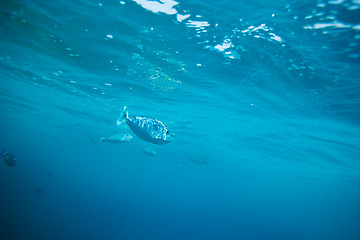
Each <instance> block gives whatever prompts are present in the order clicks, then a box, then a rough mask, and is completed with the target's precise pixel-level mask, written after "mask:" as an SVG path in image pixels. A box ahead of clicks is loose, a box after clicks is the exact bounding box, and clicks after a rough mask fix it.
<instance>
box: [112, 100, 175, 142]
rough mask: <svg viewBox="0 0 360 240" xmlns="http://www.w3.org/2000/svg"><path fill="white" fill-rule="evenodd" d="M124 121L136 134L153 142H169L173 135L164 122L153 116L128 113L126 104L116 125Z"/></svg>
mask: <svg viewBox="0 0 360 240" xmlns="http://www.w3.org/2000/svg"><path fill="white" fill-rule="evenodd" d="M124 122H125V123H126V124H127V125H128V126H129V127H130V129H131V130H132V131H133V132H134V134H135V135H136V136H138V137H139V138H140V139H142V140H144V141H146V142H150V143H153V144H158V145H164V144H167V143H169V142H171V141H172V139H173V137H174V136H175V135H174V134H173V133H170V131H169V130H168V129H167V127H166V126H165V124H164V123H162V122H161V121H159V120H157V119H155V118H151V117H146V116H136V115H129V113H128V111H127V109H126V106H125V107H124V108H123V110H122V111H121V113H120V116H119V118H118V120H117V121H116V125H117V126H120V125H121V124H122V123H124Z"/></svg>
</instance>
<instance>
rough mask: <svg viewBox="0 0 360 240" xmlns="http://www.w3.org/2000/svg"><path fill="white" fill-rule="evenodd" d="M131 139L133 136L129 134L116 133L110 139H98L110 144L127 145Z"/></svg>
mask: <svg viewBox="0 0 360 240" xmlns="http://www.w3.org/2000/svg"><path fill="white" fill-rule="evenodd" d="M132 138H133V136H131V135H130V134H123V133H118V134H115V135H112V136H110V137H102V138H100V141H101V142H110V143H127V142H130V141H131V139H132Z"/></svg>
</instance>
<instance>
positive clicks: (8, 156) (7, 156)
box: [0, 148, 18, 167]
mask: <svg viewBox="0 0 360 240" xmlns="http://www.w3.org/2000/svg"><path fill="white" fill-rule="evenodd" d="M0 157H2V158H3V159H4V161H5V163H6V165H8V166H9V167H13V166H15V165H16V164H17V161H18V160H17V158H16V156H15V154H13V153H6V152H5V149H4V148H3V149H2V150H1V153H0Z"/></svg>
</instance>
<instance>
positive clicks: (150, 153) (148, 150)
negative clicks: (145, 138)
mask: <svg viewBox="0 0 360 240" xmlns="http://www.w3.org/2000/svg"><path fill="white" fill-rule="evenodd" d="M141 150H142V151H143V152H144V153H145V154H146V155H148V156H151V157H153V156H155V155H157V152H156V151H155V150H154V149H152V148H149V147H148V148H142V149H141Z"/></svg>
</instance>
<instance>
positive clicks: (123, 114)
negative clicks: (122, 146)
mask: <svg viewBox="0 0 360 240" xmlns="http://www.w3.org/2000/svg"><path fill="white" fill-rule="evenodd" d="M127 116H128V112H127V110H126V105H125V107H124V108H123V110H122V111H121V113H120V116H119V118H118V120H117V121H116V126H119V125H120V124H122V123H123V122H124V121H125V119H126V118H127Z"/></svg>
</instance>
